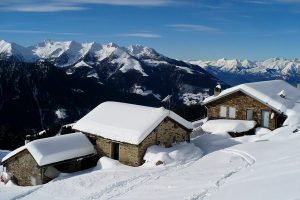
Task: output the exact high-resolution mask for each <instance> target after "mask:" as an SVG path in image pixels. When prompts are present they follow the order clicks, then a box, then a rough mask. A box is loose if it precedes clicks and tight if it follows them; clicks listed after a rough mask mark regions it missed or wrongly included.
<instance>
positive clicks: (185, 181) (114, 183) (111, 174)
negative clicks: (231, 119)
mask: <svg viewBox="0 0 300 200" xmlns="http://www.w3.org/2000/svg"><path fill="white" fill-rule="evenodd" d="M299 128H300V126H299V125H295V126H287V127H282V128H280V129H277V130H275V131H273V132H269V131H267V130H261V129H258V130H257V135H253V136H244V137H240V138H231V137H230V136H229V135H228V134H226V133H225V132H224V133H219V132H218V133H212V134H204V135H200V136H196V137H194V138H193V139H192V141H191V143H190V144H188V143H182V144H177V145H175V146H174V147H172V148H163V147H161V146H152V147H151V148H149V149H148V151H147V153H146V155H145V157H144V158H145V160H146V163H145V164H144V165H143V166H141V167H128V166H125V165H122V164H120V163H119V162H118V161H115V160H111V159H109V158H106V157H102V158H101V159H100V160H99V162H98V165H97V166H96V167H95V168H93V169H90V170H86V171H82V172H77V173H73V174H61V175H60V176H59V177H58V178H56V179H54V180H53V181H51V182H49V183H47V184H45V185H41V186H33V187H19V186H15V185H14V184H12V183H11V182H9V183H8V184H6V185H4V184H3V183H1V185H0V199H1V200H8V199H30V200H35V199H49V200H50V199H131V200H132V199H154V198H155V199H225V200H227V199H228V200H229V199H249V200H250V199H251V200H252V199H273V200H277V199H278V200H281V199H298V198H299V197H300V180H299V176H300V170H299V168H298V166H299V164H300V159H299V158H300V152H299V151H298V149H299V142H300V133H299V131H295V130H297V129H299ZM200 148H201V149H200ZM3 153H5V152H3ZM158 160H162V161H164V163H165V164H164V165H159V166H156V165H155V163H156V162H157V161H158Z"/></svg>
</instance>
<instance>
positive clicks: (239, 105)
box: [206, 92, 278, 130]
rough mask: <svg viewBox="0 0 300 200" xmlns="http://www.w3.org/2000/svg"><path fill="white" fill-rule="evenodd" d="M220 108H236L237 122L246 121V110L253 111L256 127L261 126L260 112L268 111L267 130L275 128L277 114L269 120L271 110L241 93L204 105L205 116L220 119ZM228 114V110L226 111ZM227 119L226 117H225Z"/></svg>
mask: <svg viewBox="0 0 300 200" xmlns="http://www.w3.org/2000/svg"><path fill="white" fill-rule="evenodd" d="M220 106H226V107H235V108H236V118H235V119H238V120H246V119H247V116H246V110H247V109H253V120H255V121H256V122H257V125H258V126H261V115H262V114H261V113H262V111H263V110H264V111H269V112H270V119H269V127H268V128H269V129H272V130H273V129H275V128H276V118H277V116H278V115H277V114H276V113H275V112H274V117H273V119H271V113H272V112H273V110H272V109H271V108H269V107H268V106H266V105H264V104H262V103H261V102H259V101H257V100H255V99H253V98H252V97H250V96H248V95H246V94H244V93H242V92H236V93H233V94H231V95H228V96H226V97H222V98H220V99H218V100H215V101H213V102H211V103H208V104H207V105H206V107H207V116H208V118H209V119H220V118H221V117H220V116H219V113H220ZM227 112H228V109H227ZM227 118H228V117H227Z"/></svg>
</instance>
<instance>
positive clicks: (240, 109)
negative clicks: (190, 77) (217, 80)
mask: <svg viewBox="0 0 300 200" xmlns="http://www.w3.org/2000/svg"><path fill="white" fill-rule="evenodd" d="M299 103H300V90H299V89H297V88H296V87H293V86H292V85H290V84H288V83H286V82H285V81H282V80H272V81H262V82H255V83H246V84H241V85H237V86H234V87H232V88H228V89H226V90H224V91H221V87H220V86H218V87H216V89H215V94H214V96H211V97H208V98H206V99H205V100H204V101H203V105H204V106H206V108H207V117H208V119H237V120H254V121H256V122H257V125H258V126H261V127H266V128H269V129H271V130H273V129H276V128H278V127H280V126H282V125H283V122H284V121H285V120H286V118H287V117H286V116H287V114H288V113H287V112H289V110H293V108H294V107H297V106H299Z"/></svg>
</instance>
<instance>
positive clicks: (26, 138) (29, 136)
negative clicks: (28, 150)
mask: <svg viewBox="0 0 300 200" xmlns="http://www.w3.org/2000/svg"><path fill="white" fill-rule="evenodd" d="M30 139H31V135H26V136H25V144H27V143H29V142H30V141H31V140H30Z"/></svg>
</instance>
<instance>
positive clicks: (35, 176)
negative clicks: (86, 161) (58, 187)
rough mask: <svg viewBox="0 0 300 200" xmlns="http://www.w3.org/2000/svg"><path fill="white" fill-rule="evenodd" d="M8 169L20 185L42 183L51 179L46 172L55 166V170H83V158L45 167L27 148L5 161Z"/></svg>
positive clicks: (68, 171)
mask: <svg viewBox="0 0 300 200" xmlns="http://www.w3.org/2000/svg"><path fill="white" fill-rule="evenodd" d="M4 167H5V168H6V171H7V172H9V173H11V174H12V175H13V178H14V181H15V182H16V184H17V185H20V186H32V185H40V184H44V183H47V182H49V181H51V180H52V179H53V178H56V176H53V175H52V176H53V177H47V176H46V175H45V172H46V171H47V170H48V169H49V168H54V171H53V169H52V173H51V174H53V172H57V175H58V174H59V172H66V173H70V172H75V171H79V170H81V159H79V160H69V161H66V162H60V163H54V164H53V165H48V166H44V167H40V166H38V164H37V162H36V161H35V160H34V158H33V157H32V155H31V154H30V152H29V151H28V150H27V149H25V150H23V151H21V152H19V153H17V154H16V155H14V156H12V157H11V158H9V159H8V160H6V161H5V162H4Z"/></svg>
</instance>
